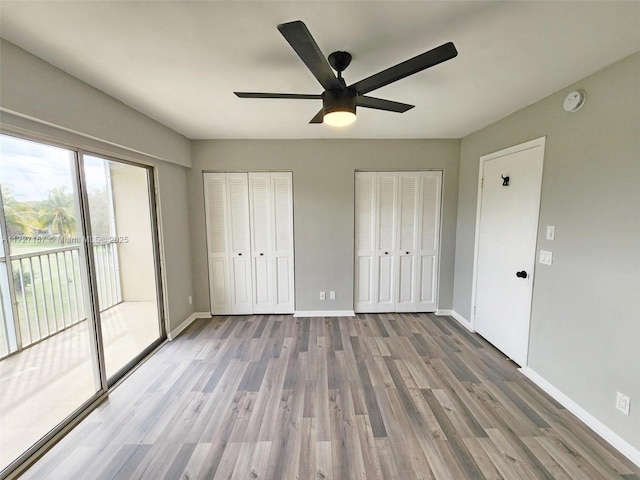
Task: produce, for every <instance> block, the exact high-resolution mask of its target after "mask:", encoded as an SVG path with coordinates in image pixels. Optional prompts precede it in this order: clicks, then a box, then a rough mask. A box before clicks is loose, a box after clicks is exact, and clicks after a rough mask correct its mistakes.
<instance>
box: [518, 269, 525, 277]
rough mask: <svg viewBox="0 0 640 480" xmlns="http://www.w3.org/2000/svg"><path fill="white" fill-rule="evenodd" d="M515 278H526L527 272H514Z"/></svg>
mask: <svg viewBox="0 0 640 480" xmlns="http://www.w3.org/2000/svg"><path fill="white" fill-rule="evenodd" d="M516 277H518V278H527V272H525V271H524V270H522V271H521V272H516Z"/></svg>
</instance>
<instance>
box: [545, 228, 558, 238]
mask: <svg viewBox="0 0 640 480" xmlns="http://www.w3.org/2000/svg"><path fill="white" fill-rule="evenodd" d="M555 238H556V227H554V226H553V225H547V240H554V239H555Z"/></svg>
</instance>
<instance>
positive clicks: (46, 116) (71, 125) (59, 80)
mask: <svg viewBox="0 0 640 480" xmlns="http://www.w3.org/2000/svg"><path fill="white" fill-rule="evenodd" d="M0 89H1V90H0V106H1V108H2V111H4V112H16V113H18V114H19V115H21V116H25V117H28V118H32V119H37V120H38V121H41V122H47V123H50V124H52V125H56V126H57V127H61V128H64V129H65V130H68V131H71V132H77V133H80V134H82V135H83V136H88V137H93V138H95V139H98V140H100V141H101V142H107V143H109V144H111V145H114V146H121V147H125V148H127V149H130V150H132V151H135V152H141V153H144V154H145V155H149V156H153V157H155V158H157V159H160V160H165V161H168V162H172V163H178V164H181V165H185V166H187V167H188V166H190V165H191V149H190V144H189V140H188V139H187V138H185V137H183V136H182V135H180V134H178V133H176V132H174V131H173V130H171V129H170V128H167V127H165V126H164V125H162V124H160V123H158V122H156V121H155V120H152V119H151V118H149V117H147V116H145V115H143V114H142V113H140V112H138V111H136V110H134V109H132V108H130V107H128V106H127V105H125V104H124V103H122V102H120V101H119V100H116V99H115V98H113V97H110V96H109V95H107V94H106V93H103V92H101V91H100V90H98V89H96V88H94V87H92V86H90V85H87V84H86V83H84V82H82V81H80V80H78V79H77V78H75V77H73V76H71V75H69V74H68V73H66V72H64V71H62V70H60V69H59V68H56V67H54V66H53V65H51V64H49V63H47V62H45V61H44V60H42V59H40V58H38V57H36V56H35V55H32V54H30V53H29V52H27V51H25V50H23V49H21V48H20V47H17V46H16V45H14V44H12V43H10V42H8V41H6V40H4V39H1V38H0Z"/></svg>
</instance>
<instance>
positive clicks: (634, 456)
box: [519, 367, 640, 466]
mask: <svg viewBox="0 0 640 480" xmlns="http://www.w3.org/2000/svg"><path fill="white" fill-rule="evenodd" d="M519 370H520V372H522V374H523V375H524V376H526V377H527V378H528V379H529V380H531V381H532V382H533V383H535V384H536V385H538V386H539V387H540V388H541V389H542V390H544V391H545V392H547V393H548V394H549V395H550V396H551V397H553V398H554V399H555V400H556V401H557V402H558V403H560V404H561V405H562V406H564V407H565V408H566V409H567V410H569V411H570V412H571V413H573V414H574V415H575V416H576V417H578V418H579V419H580V420H581V421H582V422H584V423H585V424H586V425H587V426H588V427H589V428H590V429H591V430H593V431H594V432H596V433H597V434H598V435H600V436H601V437H602V438H603V439H604V440H606V441H607V442H608V443H610V444H611V446H613V448H615V449H616V450H618V451H619V452H620V453H622V454H623V455H624V456H625V457H627V458H628V459H629V460H631V461H632V462H633V463H635V464H636V465H638V466H640V450H638V449H637V448H635V447H634V446H633V445H631V444H630V443H629V442H627V441H626V440H624V439H623V438H622V437H620V436H619V435H618V434H617V433H615V432H613V431H612V430H611V429H610V428H609V427H607V426H606V425H605V424H604V423H602V422H601V421H600V420H598V419H597V418H595V417H594V416H593V415H591V414H590V413H589V412H587V411H586V410H585V409H584V408H582V407H581V406H580V405H578V404H577V403H576V402H574V401H573V400H571V399H570V398H569V397H567V396H566V395H565V394H564V393H562V392H561V391H560V390H558V389H557V388H556V387H554V386H553V385H552V384H551V383H549V382H548V381H547V380H545V379H544V378H543V377H541V376H540V375H539V374H538V373H536V372H535V371H534V370H532V369H531V368H530V367H524V368H520V369H519Z"/></svg>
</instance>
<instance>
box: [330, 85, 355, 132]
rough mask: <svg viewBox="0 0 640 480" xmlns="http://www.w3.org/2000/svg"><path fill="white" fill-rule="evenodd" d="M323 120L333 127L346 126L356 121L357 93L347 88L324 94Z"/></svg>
mask: <svg viewBox="0 0 640 480" xmlns="http://www.w3.org/2000/svg"><path fill="white" fill-rule="evenodd" d="M322 121H323V123H326V124H327V125H331V126H332V127H346V126H347V125H351V124H352V123H353V122H355V121H356V95H355V93H354V92H351V91H349V90H348V89H345V90H327V91H325V92H324V93H323V94H322Z"/></svg>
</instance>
